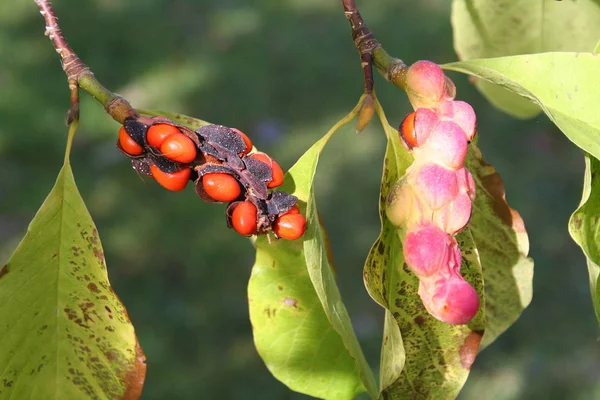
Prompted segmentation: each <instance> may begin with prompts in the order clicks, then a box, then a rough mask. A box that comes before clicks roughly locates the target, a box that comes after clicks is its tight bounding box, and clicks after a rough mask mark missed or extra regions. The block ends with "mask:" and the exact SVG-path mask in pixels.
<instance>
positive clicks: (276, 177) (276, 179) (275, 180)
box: [250, 152, 283, 189]
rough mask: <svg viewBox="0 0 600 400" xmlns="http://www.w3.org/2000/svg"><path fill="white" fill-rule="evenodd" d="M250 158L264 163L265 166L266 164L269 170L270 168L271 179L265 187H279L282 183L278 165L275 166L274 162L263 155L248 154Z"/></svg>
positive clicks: (280, 170)
mask: <svg viewBox="0 0 600 400" xmlns="http://www.w3.org/2000/svg"><path fill="white" fill-rule="evenodd" d="M250 157H252V158H254V159H256V160H258V161H262V162H264V163H265V164H267V165H268V166H269V168H271V176H272V179H271V180H270V181H268V182H267V187H268V188H269V189H271V188H274V187H277V186H280V185H281V184H282V183H283V170H282V169H281V167H280V166H279V164H277V163H276V162H275V160H273V159H272V158H271V157H269V156H268V155H266V154H265V153H261V152H258V153H254V154H250Z"/></svg>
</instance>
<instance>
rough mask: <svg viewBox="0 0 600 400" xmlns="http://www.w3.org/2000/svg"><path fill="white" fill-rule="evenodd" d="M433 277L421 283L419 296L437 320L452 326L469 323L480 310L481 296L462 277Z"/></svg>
mask: <svg viewBox="0 0 600 400" xmlns="http://www.w3.org/2000/svg"><path fill="white" fill-rule="evenodd" d="M436 278H437V276H436V275H433V276H431V277H429V278H425V279H422V280H421V281H420V283H419V296H420V297H421V301H422V302H423V305H424V306H425V308H426V309H427V311H428V312H429V313H430V314H431V315H432V316H434V317H435V318H436V319H438V320H440V321H442V322H446V323H448V324H452V325H462V324H466V323H468V322H469V321H470V320H471V319H473V317H474V316H475V314H477V310H478V309H479V296H478V295H477V292H476V291H475V289H473V286H471V285H470V284H469V283H468V282H467V281H465V280H464V279H463V278H462V277H461V276H460V275H458V276H457V275H452V276H451V277H450V278H448V279H436Z"/></svg>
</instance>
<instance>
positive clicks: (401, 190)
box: [385, 177, 423, 227]
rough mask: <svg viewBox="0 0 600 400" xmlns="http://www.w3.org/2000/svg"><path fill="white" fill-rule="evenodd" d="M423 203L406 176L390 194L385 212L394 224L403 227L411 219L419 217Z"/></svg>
mask: <svg viewBox="0 0 600 400" xmlns="http://www.w3.org/2000/svg"><path fill="white" fill-rule="evenodd" d="M422 207H423V206H422V205H421V204H420V201H419V199H418V198H417V197H416V196H415V193H414V191H413V190H412V187H411V186H410V184H409V183H408V182H407V181H406V178H405V177H402V178H400V180H399V181H398V182H396V184H395V185H394V186H393V187H392V190H390V193H389V194H388V198H387V202H386V208H385V212H386V215H387V217H388V219H389V220H390V222H391V223H392V224H394V225H395V226H398V227H401V226H405V225H406V224H408V222H409V220H414V219H419V217H420V215H421V214H422Z"/></svg>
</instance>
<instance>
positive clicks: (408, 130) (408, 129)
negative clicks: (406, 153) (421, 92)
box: [400, 112, 417, 149]
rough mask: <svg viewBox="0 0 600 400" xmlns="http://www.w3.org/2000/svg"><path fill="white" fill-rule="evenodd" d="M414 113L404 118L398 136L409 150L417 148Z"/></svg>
mask: <svg viewBox="0 0 600 400" xmlns="http://www.w3.org/2000/svg"><path fill="white" fill-rule="evenodd" d="M415 115H416V113H415V112H411V113H410V114H408V115H407V116H406V118H404V121H402V124H401V125H400V135H401V136H402V139H404V141H405V142H406V144H407V145H408V147H410V148H411V149H412V148H413V147H417V136H416V134H415Z"/></svg>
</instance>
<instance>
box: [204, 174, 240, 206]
mask: <svg viewBox="0 0 600 400" xmlns="http://www.w3.org/2000/svg"><path fill="white" fill-rule="evenodd" d="M202 186H203V187H204V191H205V192H206V194H207V195H209V196H210V197H212V198H213V199H214V200H216V201H222V202H228V201H233V200H235V199H237V198H238V197H240V194H241V193H242V190H241V189H240V184H239V183H238V181H237V180H236V179H235V178H234V177H233V176H231V175H229V174H225V173H212V174H206V175H204V176H202Z"/></svg>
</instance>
